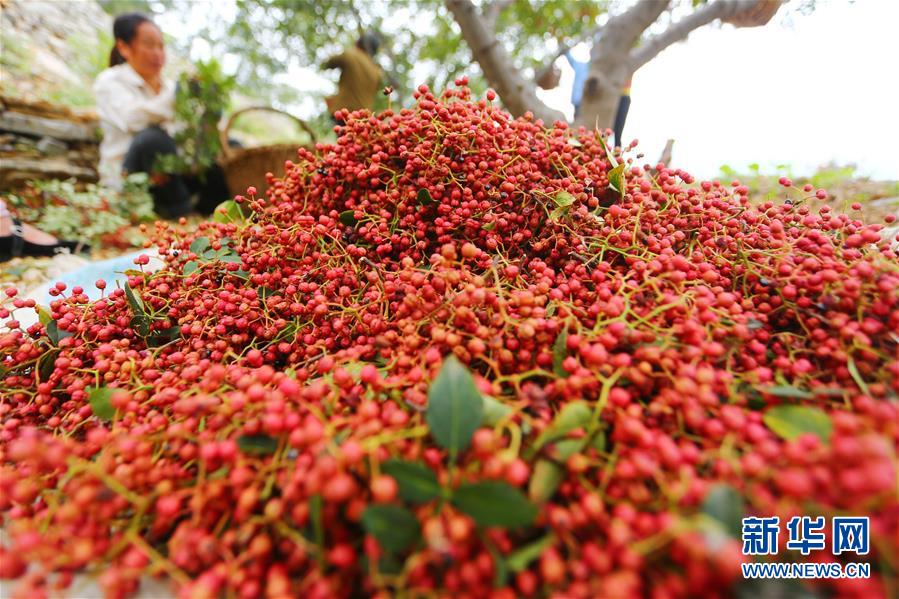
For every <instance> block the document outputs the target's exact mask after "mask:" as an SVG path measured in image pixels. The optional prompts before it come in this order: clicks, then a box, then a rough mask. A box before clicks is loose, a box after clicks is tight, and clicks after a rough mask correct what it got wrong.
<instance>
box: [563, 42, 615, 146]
mask: <svg viewBox="0 0 899 599" xmlns="http://www.w3.org/2000/svg"><path fill="white" fill-rule="evenodd" d="M565 58H566V59H567V60H568V64H569V65H571V68H572V69H574V84H573V85H572V86H571V103H572V104H573V105H574V118H575V119H577V118H578V117H579V116H580V114H581V101H582V100H583V97H584V84H585V83H586V82H587V75H588V74H589V73H590V63H589V62H581V61H579V60H577V59H576V58H575V57H573V56H572V55H571V51H570V50H566V51H565ZM630 107H631V77H628V79H627V82H626V83H625V84H624V87H623V88H622V89H621V96H620V97H619V98H618V108H617V110H616V111H615V123H614V125H613V126H612V131H614V132H615V145H617V146H623V145H624V144H623V139H622V137H623V136H624V123H625V121H626V120H627V113H628V110H629V109H630Z"/></svg>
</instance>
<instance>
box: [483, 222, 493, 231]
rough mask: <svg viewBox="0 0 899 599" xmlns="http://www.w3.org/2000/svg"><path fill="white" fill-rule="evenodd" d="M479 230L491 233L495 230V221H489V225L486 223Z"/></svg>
mask: <svg viewBox="0 0 899 599" xmlns="http://www.w3.org/2000/svg"><path fill="white" fill-rule="evenodd" d="M481 228H482V229H484V230H485V231H492V230H493V229H495V228H496V221H490V222H489V223H487V224H486V225H484V226H483V227H481Z"/></svg>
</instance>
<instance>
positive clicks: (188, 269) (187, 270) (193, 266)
mask: <svg viewBox="0 0 899 599" xmlns="http://www.w3.org/2000/svg"><path fill="white" fill-rule="evenodd" d="M198 268H200V264H199V263H198V262H196V261H194V260H191V261H190V262H188V263H186V264H185V265H184V274H185V275H189V274H191V273H192V272H194V271H195V270H197V269H198Z"/></svg>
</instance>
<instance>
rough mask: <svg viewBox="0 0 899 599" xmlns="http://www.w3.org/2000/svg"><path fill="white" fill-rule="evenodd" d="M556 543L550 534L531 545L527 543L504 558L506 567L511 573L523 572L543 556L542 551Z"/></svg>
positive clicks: (553, 536)
mask: <svg viewBox="0 0 899 599" xmlns="http://www.w3.org/2000/svg"><path fill="white" fill-rule="evenodd" d="M555 542H556V537H555V535H554V534H552V533H550V534H548V535H546V536H545V537H543V538H541V539H537V540H536V541H534V542H533V543H528V544H527V545H525V546H524V547H522V548H521V549H518V550H517V551H514V552H512V553H511V554H510V555H509V557H507V558H506V566H508V567H509V569H510V570H512V571H513V572H521V571H522V570H525V569H526V568H527V567H528V566H529V565H530V564H531V562H533V561H534V560H535V559H537V558H538V557H540V556H541V555H543V551H544V550H545V549H547V548H548V547H552V545H553V543H555Z"/></svg>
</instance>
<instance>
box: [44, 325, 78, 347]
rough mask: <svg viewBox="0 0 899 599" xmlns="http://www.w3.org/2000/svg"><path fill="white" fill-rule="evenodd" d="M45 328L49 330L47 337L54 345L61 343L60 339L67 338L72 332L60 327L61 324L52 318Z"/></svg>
mask: <svg viewBox="0 0 899 599" xmlns="http://www.w3.org/2000/svg"><path fill="white" fill-rule="evenodd" d="M44 330H45V331H46V332H47V337H48V338H49V339H50V341H52V342H53V344H54V345H59V342H60V340H62V339H65V338H66V337H71V336H72V333H70V332H69V331H65V330H62V329H60V328H59V324H58V323H57V322H56V321H55V320H51V321H50V322H48V323H47V325H46V326H45V327H44Z"/></svg>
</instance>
